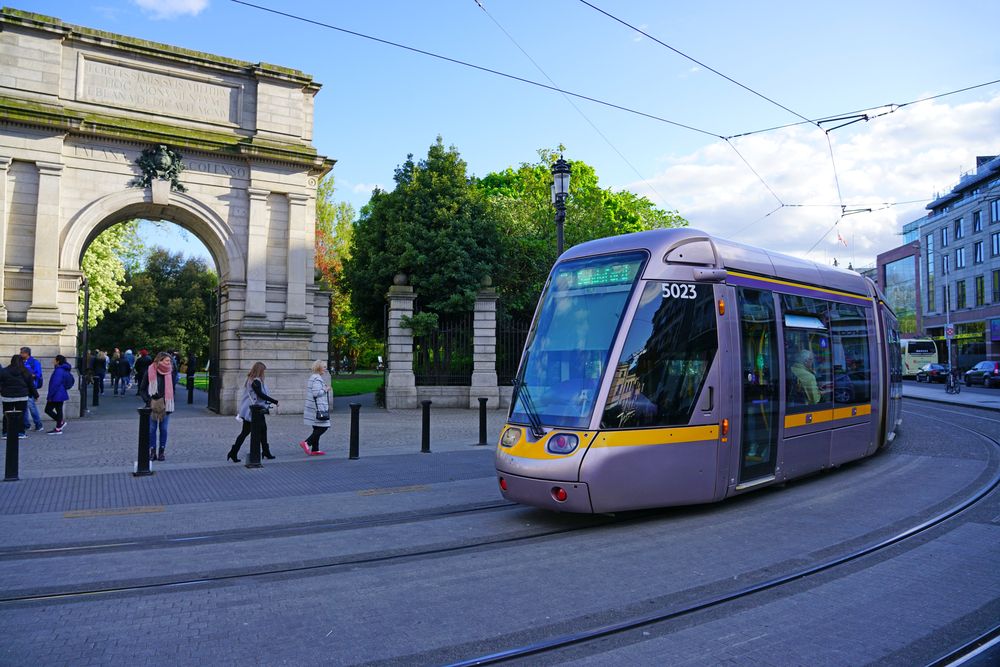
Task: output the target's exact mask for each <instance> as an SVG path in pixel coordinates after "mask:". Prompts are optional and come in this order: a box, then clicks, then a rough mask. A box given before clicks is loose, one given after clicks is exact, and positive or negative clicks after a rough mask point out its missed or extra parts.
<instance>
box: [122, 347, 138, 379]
mask: <svg viewBox="0 0 1000 667" xmlns="http://www.w3.org/2000/svg"><path fill="white" fill-rule="evenodd" d="M122 359H124V360H125V361H126V362H127V363H128V375H126V376H125V389H131V388H132V369H133V368H135V353H133V352H132V348H128V349H126V350H125V354H123V355H122Z"/></svg>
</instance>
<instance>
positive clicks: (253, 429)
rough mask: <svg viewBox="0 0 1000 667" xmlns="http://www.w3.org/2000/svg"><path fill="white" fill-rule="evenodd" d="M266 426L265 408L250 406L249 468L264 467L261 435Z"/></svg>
mask: <svg viewBox="0 0 1000 667" xmlns="http://www.w3.org/2000/svg"><path fill="white" fill-rule="evenodd" d="M263 426H264V408H263V407H262V406H260V405H251V406H250V454H248V455H247V462H246V467H247V468H263V467H264V464H262V463H261V462H260V444H261V443H260V440H261V438H260V436H261V431H262V430H263V429H262V427H263Z"/></svg>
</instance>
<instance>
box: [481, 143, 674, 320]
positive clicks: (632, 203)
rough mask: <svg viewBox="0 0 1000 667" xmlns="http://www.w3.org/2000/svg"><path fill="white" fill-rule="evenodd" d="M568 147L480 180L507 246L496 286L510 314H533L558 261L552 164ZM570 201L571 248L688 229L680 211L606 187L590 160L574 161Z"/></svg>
mask: <svg viewBox="0 0 1000 667" xmlns="http://www.w3.org/2000/svg"><path fill="white" fill-rule="evenodd" d="M562 150H563V148H562V147H560V148H559V149H558V150H548V149H541V150H539V151H538V157H539V160H538V161H537V162H535V163H531V164H529V163H522V164H521V165H520V166H519V167H518V168H516V169H514V168H507V169H504V170H503V171H499V172H494V173H490V174H488V175H486V176H485V177H483V178H482V179H481V180H479V181H477V183H476V184H477V187H478V188H479V189H480V190H481V191H482V192H483V193H484V195H485V196H486V198H487V201H488V202H489V204H490V207H491V209H492V217H493V218H494V219H496V220H497V221H498V224H499V228H500V238H501V245H502V250H501V252H500V253H499V257H500V267H499V269H498V270H497V275H496V276H495V278H496V281H495V282H496V286H497V291H498V292H499V294H500V301H501V303H502V304H503V305H504V306H505V308H506V310H507V311H508V312H511V313H513V314H516V315H518V316H522V317H524V316H530V315H531V313H532V312H533V310H534V307H535V303H536V302H537V299H538V296H539V294H540V293H541V290H542V287H543V285H544V283H545V279H546V277H547V275H548V272H549V269H550V268H551V266H552V264H553V262H554V261H555V253H556V240H555V237H556V230H555V223H554V217H555V216H554V210H553V207H552V204H551V190H550V185H551V183H552V174H551V170H552V165H553V163H555V161H556V160H557V159H558V158H559V155H560V153H561V152H562ZM572 169H573V172H572V176H571V178H570V193H569V198H568V199H567V202H566V221H565V224H564V234H565V243H566V247H567V248H569V247H572V246H574V245H577V244H579V243H583V242H585V241H590V240H593V239H598V238H603V237H607V236H615V235H618V234H628V233H631V232H639V231H644V230H649V229H659V228H666V227H683V226H686V225H687V221H686V220H684V219H683V218H682V217H680V216H679V215H678V214H677V212H676V211H663V210H660V209H658V208H656V206H654V205H653V203H652V202H651V201H649V200H648V199H646V198H645V197H640V196H639V195H636V194H634V193H632V192H628V191H627V190H620V191H614V190H611V189H610V188H602V187H600V185H599V183H598V177H597V173H596V171H595V170H594V168H593V167H591V166H590V165H588V164H587V163H585V162H583V161H580V160H577V161H574V162H573V163H572Z"/></svg>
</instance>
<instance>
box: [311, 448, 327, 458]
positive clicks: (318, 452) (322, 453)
mask: <svg viewBox="0 0 1000 667" xmlns="http://www.w3.org/2000/svg"><path fill="white" fill-rule="evenodd" d="M309 456H326V452H321V451H319V450H318V449H317V450H316V451H315V452H309Z"/></svg>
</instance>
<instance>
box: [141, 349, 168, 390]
mask: <svg viewBox="0 0 1000 667" xmlns="http://www.w3.org/2000/svg"><path fill="white" fill-rule="evenodd" d="M164 354H166V353H164ZM152 363H153V359H152V357H150V356H149V352H148V351H147V350H139V356H138V358H136V360H135V365H134V366H133V367H134V368H135V383H136V384H137V385H139V384H142V378H143V376H144V375H146V371H147V370H148V369H149V365H150V364H152ZM135 395H136V396H139V395H140V394H139V388H138V387H137V388H136V390H135Z"/></svg>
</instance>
